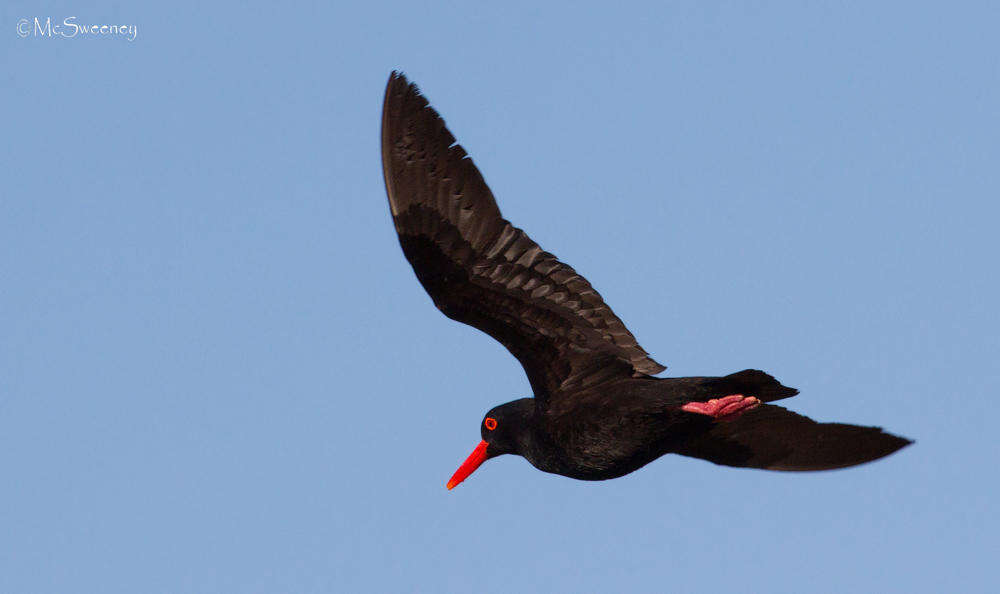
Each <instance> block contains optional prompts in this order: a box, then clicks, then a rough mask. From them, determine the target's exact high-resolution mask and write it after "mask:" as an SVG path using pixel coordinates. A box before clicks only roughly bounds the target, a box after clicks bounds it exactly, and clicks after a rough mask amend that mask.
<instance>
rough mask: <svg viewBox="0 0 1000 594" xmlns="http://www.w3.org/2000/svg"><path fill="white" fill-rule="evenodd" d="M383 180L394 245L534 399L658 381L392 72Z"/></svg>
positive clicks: (621, 328) (445, 308) (590, 295)
mask: <svg viewBox="0 0 1000 594" xmlns="http://www.w3.org/2000/svg"><path fill="white" fill-rule="evenodd" d="M382 168H383V173H384V175H385V186H386V192H387V193H388V195H389V206H390V208H391V209H392V218H393V221H394V223H395V225H396V231H397V232H398V233H399V242H400V244H401V245H402V246H403V252H404V253H405V254H406V258H407V259H408V260H409V261H410V264H411V265H412V266H413V270H414V271H415V272H416V273H417V278H418V279H419V280H420V283H421V284H422V285H423V286H424V289H426V290H427V292H428V293H429V294H430V296H431V298H432V299H433V300H434V304H435V305H436V306H437V307H438V309H440V310H441V311H442V312H443V313H444V314H445V315H446V316H448V317H450V318H452V319H454V320H457V321H459V322H463V323H465V324H469V325H471V326H474V327H476V328H478V329H480V330H482V331H483V332H486V333H487V334H489V335H490V336H492V337H493V338H495V339H497V340H498V341H500V343H501V344H503V345H504V346H505V347H507V349H508V350H509V351H510V352H511V353H512V354H513V355H514V356H515V357H516V358H517V359H518V361H520V362H521V365H523V366H524V370H525V372H526V373H527V375H528V380H529V381H530V382H531V387H532V389H533V391H534V393H535V397H536V398H538V399H540V400H542V401H544V400H545V399H547V397H548V396H549V395H551V394H555V393H556V392H558V391H561V390H573V389H576V388H582V387H587V386H592V385H595V384H597V383H600V382H602V381H604V380H606V379H609V378H611V377H622V376H623V375H624V376H630V375H642V374H654V373H659V372H660V371H663V370H664V369H665V368H664V367H663V366H662V365H660V364H659V363H657V362H656V361H653V360H652V359H651V358H650V357H649V356H648V355H647V354H646V351H644V350H643V349H642V348H641V347H640V346H639V345H638V344H637V343H636V340H635V337H633V336H632V334H631V333H630V332H629V331H628V329H627V328H625V325H624V324H623V323H622V321H621V320H619V319H618V317H617V316H616V315H615V314H614V312H612V311H611V308H610V307H608V306H607V305H606V304H605V303H604V300H602V299H601V296H600V295H598V293H597V291H595V290H594V288H593V287H591V286H590V283H589V282H587V279H585V278H583V277H582V276H580V275H579V274H577V273H576V272H575V271H574V270H573V269H572V268H571V267H569V266H567V265H566V264H563V263H562V262H560V261H559V260H557V259H556V257H555V256H553V255H552V254H550V253H548V252H545V251H543V250H542V248H540V247H539V246H538V244H536V243H535V242H534V241H532V240H531V238H529V237H528V236H527V234H525V233H524V231H522V230H520V229H518V228H516V227H514V226H513V225H511V224H510V223H509V222H507V221H506V220H504V218H503V217H502V216H501V215H500V209H499V208H497V203H496V201H495V200H494V199H493V194H492V193H491V192H490V189H489V188H488V187H487V186H486V182H485V181H483V177H482V175H480V173H479V171H478V170H477V169H476V166H475V165H474V164H473V163H472V159H470V158H469V157H468V156H467V155H466V153H465V150H464V149H463V148H462V147H461V146H459V145H458V144H457V143H456V142H455V138H454V137H453V136H452V135H451V133H450V132H449V131H448V129H447V128H446V127H445V124H444V121H443V120H442V119H441V118H440V117H439V116H438V114H437V112H435V111H434V110H433V109H432V108H431V107H430V106H429V105H428V104H427V100H426V99H425V98H424V97H423V96H422V95H421V94H420V92H419V90H418V89H417V87H416V85H413V84H410V83H409V82H407V80H406V78H405V77H404V76H403V75H402V74H398V73H395V72H394V73H393V74H392V75H391V76H390V77H389V84H388V85H387V87H386V91H385V103H384V105H383V111H382Z"/></svg>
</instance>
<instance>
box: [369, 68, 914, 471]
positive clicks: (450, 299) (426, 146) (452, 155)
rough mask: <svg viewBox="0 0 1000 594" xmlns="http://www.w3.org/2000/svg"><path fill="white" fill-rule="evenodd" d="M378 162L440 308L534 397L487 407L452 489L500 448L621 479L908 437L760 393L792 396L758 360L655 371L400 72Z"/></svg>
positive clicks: (846, 454)
mask: <svg viewBox="0 0 1000 594" xmlns="http://www.w3.org/2000/svg"><path fill="white" fill-rule="evenodd" d="M382 167H383V173H384V175H385V186H386V192H387V194H388V196H389V207H390V209H391V210H392V218H393V222H394V223H395V225H396V231H397V233H398V234H399V243H400V244H401V245H402V247H403V253H404V254H405V255H406V258H407V260H409V261H410V264H411V265H412V266H413V270H414V272H416V273H417V279H418V280H420V283H421V284H422V285H423V286H424V289H426V290H427V293H429V294H430V296H431V299H433V300H434V304H435V305H436V306H437V308H438V309H440V310H441V311H442V312H443V313H444V314H445V315H446V316H448V317H449V318H452V319H453V320H457V321H459V322H463V323H465V324H469V325H471V326H474V327H476V328H478V329H480V330H482V331H483V332H485V333H487V334H489V335H490V336H492V337H493V338H495V339H497V340H498V341H500V343H501V344H503V345H504V346H505V347H507V350H509V351H510V352H511V354H513V355H514V357H516V358H517V360H518V361H520V362H521V365H523V366H524V371H525V373H526V374H527V375H528V381H529V382H530V383H531V389H532V391H533V392H534V398H521V399H519V400H514V401H513V402H508V403H507V404H501V405H500V406H497V407H495V408H493V410H491V411H489V412H488V413H486V417H485V418H484V419H483V421H482V423H481V425H480V432H481V434H482V441H481V442H480V444H479V445H478V446H476V449H475V450H474V451H473V452H472V454H471V455H470V456H469V457H468V459H466V461H465V462H464V463H463V464H462V465H461V467H459V469H458V470H457V471H456V472H455V474H454V476H452V478H451V480H449V481H448V484H447V487H448V488H449V489H451V488H453V487H454V486H455V485H457V484H458V483H460V482H462V481H463V480H465V478H466V477H467V476H469V475H470V474H471V473H472V472H473V471H474V470H475V469H476V468H477V467H478V466H479V465H480V464H482V463H483V462H484V461H485V460H487V459H489V458H493V457H495V456H499V455H501V454H518V455H520V456H524V457H525V458H526V459H527V460H528V461H529V462H531V463H532V464H533V465H534V466H535V467H536V468H538V469H539V470H543V471H545V472H553V473H556V474H562V475H565V476H568V477H572V478H576V479H583V480H603V479H610V478H616V477H619V476H622V475H625V474H628V473H630V472H632V471H634V470H636V469H638V468H640V467H641V466H643V465H645V464H648V463H649V462H652V461H653V460H655V459H657V458H659V457H660V456H662V455H664V454H667V453H675V454H681V455H684V456H692V457H695V458H701V459H704V460H708V461H710V462H714V463H716V464H724V465H726V466H739V467H747V468H763V469H768V470H826V469H831V468H843V467H845V466H853V465H855V464H861V463H863V462H868V461H870V460H875V459H876V458H881V457H882V456H886V455H888V454H891V453H893V452H895V451H896V450H898V449H900V448H902V447H904V446H906V445H908V444H909V443H911V442H910V441H909V440H908V439H904V438H902V437H897V436H895V435H891V434H889V433H884V432H882V430H881V428H878V427H859V426H856V425H845V424H841V423H817V422H816V421H813V420H812V419H809V418H807V417H804V416H802V415H798V414H795V413H793V412H791V411H788V410H786V409H784V408H782V407H780V406H774V405H771V404H762V403H765V402H773V401H775V400H781V399H782V398H789V397H791V396H794V395H796V394H797V393H798V390H795V389H794V388H788V387H786V386H783V385H781V384H780V383H778V381H777V380H775V379H774V378H773V377H771V376H770V375H768V374H766V373H764V372H763V371H758V370H755V369H747V370H744V371H740V372H737V373H733V374H730V375H727V376H723V377H682V378H657V377H653V374H656V373H659V372H661V371H663V370H664V369H665V367H664V366H662V365H660V364H659V363H657V362H656V361H654V360H653V359H651V358H650V357H649V355H648V354H647V353H646V351H644V350H643V349H642V348H641V347H640V346H639V345H638V343H637V342H636V340H635V337H633V336H632V333H631V332H629V331H628V329H627V328H626V327H625V325H624V324H623V323H622V321H621V320H619V319H618V317H617V316H616V315H615V314H614V312H612V311H611V308H610V307H608V306H607V304H605V303H604V301H603V300H602V299H601V296H600V295H598V293H597V291H595V290H594V288H593V287H591V286H590V283H589V282H587V279H585V278H583V277H582V276H580V275H579V274H577V273H576V271H575V270H573V269H572V268H571V267H569V266H568V265H566V264H563V263H562V262H560V261H559V260H558V259H557V258H556V257H555V256H553V255H552V254H550V253H548V252H546V251H543V250H542V248H540V247H539V246H538V244H536V243H535V242H534V241H532V240H531V239H530V238H529V237H528V236H527V234H525V233H524V231H522V230H520V229H518V228H517V227H514V226H513V225H511V224H510V223H509V222H508V221H506V220H505V219H504V218H503V217H502V216H501V215H500V209H499V208H498V207H497V203H496V201H495V200H494V198H493V194H492V193H491V192H490V189H489V188H488V187H487V186H486V182H485V181H483V177H482V175H480V173H479V171H478V170H477V169H476V166H475V165H474V164H473V163H472V160H471V159H470V158H469V157H468V155H467V154H466V152H465V150H464V149H463V148H462V147H461V146H459V145H458V144H457V143H456V142H455V138H454V136H452V135H451V133H450V132H449V131H448V129H447V128H446V127H445V124H444V121H443V120H442V119H441V118H440V117H439V116H438V114H437V112H435V111H434V109H433V108H431V107H430V106H429V105H428V103H427V100H426V99H425V98H424V97H423V96H422V95H421V94H420V91H419V90H418V89H417V87H416V85H414V84H412V83H409V82H408V81H407V80H406V77H405V76H403V75H402V74H399V73H396V72H393V73H392V74H391V75H390V77H389V83H388V85H387V86H386V90H385V103H384V105H383V111H382Z"/></svg>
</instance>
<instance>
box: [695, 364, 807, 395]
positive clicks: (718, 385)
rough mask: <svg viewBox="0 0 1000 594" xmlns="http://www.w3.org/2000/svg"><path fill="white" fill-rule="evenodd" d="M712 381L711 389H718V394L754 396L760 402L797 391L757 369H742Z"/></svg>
mask: <svg viewBox="0 0 1000 594" xmlns="http://www.w3.org/2000/svg"><path fill="white" fill-rule="evenodd" d="M712 381H713V390H718V391H719V395H729V394H743V395H744V396H756V397H757V398H759V399H760V400H761V402H774V401H775V400H781V399H782V398H791V397H792V396H795V395H796V394H798V393H799V391H798V390H796V389H795V388H789V387H788V386H783V385H781V383H780V382H779V381H778V380H776V379H774V378H773V377H771V376H770V375H768V374H766V373H764V372H763V371H761V370H759V369H744V370H743V371H737V372H736V373H731V374H729V375H727V376H725V377H720V378H715V379H713V380H712ZM723 393H724V394H723Z"/></svg>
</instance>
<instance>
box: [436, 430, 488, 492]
mask: <svg viewBox="0 0 1000 594" xmlns="http://www.w3.org/2000/svg"><path fill="white" fill-rule="evenodd" d="M487 445H488V444H487V443H486V442H485V441H481V442H479V445H477V446H476V449H474V450H472V453H471V454H469V457H468V458H466V459H465V462H462V465H461V466H459V467H458V470H456V471H455V474H453V475H451V480H449V481H448V484H447V485H445V486H446V487H448V490H449V491H450V490H452V489H454V488H455V485H457V484H458V483H460V482H462V481H464V480H465V479H466V478H468V476H469V475H470V474H472V473H473V472H475V470H476V469H477V468H479V465H480V464H482V463H483V462H485V461H486V446H487Z"/></svg>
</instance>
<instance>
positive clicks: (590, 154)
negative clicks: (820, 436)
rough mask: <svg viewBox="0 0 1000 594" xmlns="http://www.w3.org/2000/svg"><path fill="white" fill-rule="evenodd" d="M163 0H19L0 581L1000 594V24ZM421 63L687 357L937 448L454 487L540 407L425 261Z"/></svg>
mask: <svg viewBox="0 0 1000 594" xmlns="http://www.w3.org/2000/svg"><path fill="white" fill-rule="evenodd" d="M130 4H131V3H120V2H89V3H79V2H13V3H11V2H5V3H4V4H3V5H2V7H0V62H2V70H0V77H2V79H0V105H2V107H3V109H2V113H3V117H2V118H0V138H2V139H3V140H2V142H0V170H2V174H3V186H2V189H0V248H2V249H0V334H2V338H0V481H2V482H0V591H2V592H5V593H6V592H9V593H22V592H25V593H28V592H31V593H46V592H122V593H133V594H134V593H138V592H142V593H147V592H149V593H153V592H164V593H182V592H241V593H243V592H246V593H250V592H260V593H274V592H301V593H306V592H362V591H373V592H474V591H475V592H622V591H630V592H665V591H677V592H713V593H714V592H740V591H758V592H789V593H800V592H831V593H832V592H865V591H866V592H907V593H911V592H934V593H937V592H946V591H961V592H990V591H992V592H995V591H996V587H997V583H998V582H997V577H996V562H997V559H998V558H1000V547H998V542H997V534H998V531H1000V510H998V505H997V495H998V491H1000V481H998V472H997V465H998V449H1000V448H998V445H997V436H996V433H995V427H996V416H997V411H996V407H997V404H998V402H1000V394H998V390H1000V373H998V369H1000V319H998V314H997V303H998V301H1000V278H998V276H1000V274H998V268H1000V266H998V264H997V257H998V252H1000V250H998V242H997V228H998V220H1000V206H998V196H1000V173H998V171H1000V166H998V163H1000V143H998V139H1000V108H998V106H1000V58H998V56H1000V43H998V42H997V36H998V26H1000V9H998V8H997V6H996V4H995V3H991V2H983V3H958V4H957V5H954V4H953V5H949V6H948V7H946V8H945V7H942V6H941V5H940V4H938V3H923V2H884V3H877V4H878V6H877V7H875V6H872V4H873V3H869V2H856V3H809V6H804V4H803V3H801V2H780V3H766V4H763V5H759V4H758V5H755V6H754V7H750V6H748V5H747V4H748V3H700V2H684V3H679V2H653V3H648V4H637V5H626V6H617V5H615V4H614V3H609V2H600V3H592V4H591V3H582V2H570V3H550V2H537V1H533V2H523V3H515V2H500V3H496V2H495V3H491V5H490V6H474V5H473V3H460V2H455V3H451V4H449V5H428V4H424V3H418V2H406V3H396V4H381V3H376V2H366V3H357V5H356V6H348V5H347V3H343V2H332V3H326V2H323V3H321V2H317V3H315V4H312V3H305V4H298V3H280V4H275V3H267V7H265V8H259V7H258V8H249V7H246V6H244V3H242V2H240V3H236V2H214V3H203V2H199V3H190V4H187V3H180V4H179V3H176V2H170V3H165V4H162V6H160V7H152V6H149V5H146V6H142V7H135V6H131V5H130ZM834 4H836V7H835V6H834ZM71 16H76V17H77V23H80V24H83V23H89V22H93V23H98V24H102V23H111V24H115V23H125V24H131V25H135V26H136V27H137V36H136V39H135V40H134V41H128V40H127V39H122V38H109V37H103V38H102V37H97V38H82V36H78V37H75V38H70V39H66V38H59V39H54V38H45V37H35V36H29V37H28V38H21V37H19V36H18V34H17V24H18V21H19V19H21V18H28V19H33V18H34V17H40V18H41V19H43V20H44V18H45V17H50V18H51V19H52V20H53V22H55V23H58V22H61V21H62V19H64V18H66V17H71ZM394 68H401V69H403V70H404V71H405V72H406V73H407V74H408V75H409V76H410V77H411V78H412V79H413V80H415V81H416V82H418V83H419V84H420V85H421V87H422V89H423V90H424V92H425V93H426V94H427V96H428V97H429V98H430V100H431V102H432V104H433V105H434V106H435V107H436V108H437V109H438V110H439V111H440V112H441V113H442V114H443V115H444V117H445V118H446V119H447V121H448V124H449V126H450V128H451V130H452V131H453V132H454V133H455V135H456V136H457V137H458V139H459V140H460V142H462V144H463V145H464V146H465V147H466V148H467V149H468V151H469V152H470V154H471V155H472V156H473V158H474V159H475V161H476V163H477V164H478V165H479V167H480V169H481V170H482V171H483V172H484V175H485V177H486V179H487V181H488V182H489V184H490V185H491V187H492V188H493V191H494V193H495V194H496V196H497V197H498V200H499V202H500V206H501V208H502V210H503V212H504V214H505V216H507V217H508V218H509V219H511V220H512V221H513V222H514V223H515V224H517V225H518V226H520V227H523V228H524V229H526V230H527V231H528V232H529V233H530V234H531V236H532V237H533V238H534V239H535V240H536V241H538V242H539V243H540V244H541V245H542V246H543V247H545V248H546V249H548V250H549V251H552V252H553V253H555V254H557V255H558V256H560V258H562V259H563V260H564V261H566V262H568V263H569V264H571V265H573V266H574V267H576V268H577V269H578V270H579V271H580V272H581V273H582V274H584V275H586V276H587V278H588V279H589V280H590V281H591V282H592V283H593V284H594V286H595V287H596V288H597V289H598V290H599V291H600V292H601V293H602V295H603V296H604V297H605V299H606V300H607V302H608V303H609V304H610V305H611V306H612V307H613V308H614V309H615V311H616V312H617V313H618V314H619V316H620V317H621V318H622V319H623V320H624V321H625V322H626V324H627V325H628V326H629V327H630V328H631V329H632V330H633V332H634V333H635V334H636V336H637V337H638V339H639V342H640V344H641V345H642V346H643V347H645V348H646V349H647V350H648V351H650V352H651V353H652V354H653V355H654V357H655V358H656V359H657V360H659V361H661V362H663V363H665V364H667V365H668V366H669V369H668V371H667V373H668V374H670V375H721V374H726V373H730V372H734V371H737V370H740V369H744V368H748V367H756V368H760V369H765V370H767V371H769V372H771V373H773V374H774V375H775V376H777V377H778V378H779V379H780V380H781V381H782V382H783V383H785V384H787V385H790V386H795V387H797V388H799V389H800V390H801V391H802V393H801V395H800V396H798V397H797V398H795V399H794V400H791V401H788V404H789V405H790V406H791V407H792V408H794V409H795V410H797V411H800V412H803V413H805V414H808V415H810V416H812V417H814V418H816V419H818V420H826V421H834V420H836V421H843V422H854V423H859V424H869V425H883V426H885V427H886V428H887V429H889V430H891V431H893V432H897V433H899V434H902V435H905V436H908V437H911V438H913V439H916V440H917V443H916V445H914V446H912V447H910V448H907V449H906V450H904V451H902V452H900V453H898V454H896V455H894V456H892V457H890V458H887V459H885V460H882V461H879V462H876V463H873V464H870V465H867V466H863V467H859V468H854V469H850V470H844V471H836V472H828V473H819V474H779V473H768V472H761V471H753V470H738V469H729V468H722V467H717V466H714V465H712V464H710V463H707V462H704V461H698V460H692V459H686V458H681V457H675V456H667V457H665V458H662V459H660V460H658V461H656V462H654V463H652V464H650V465H649V466H647V467H645V468H643V469H642V470H640V471H639V472H636V473H634V474H632V475H629V476H627V477H624V478H621V479H617V480H613V481H608V482H601V483H587V482H579V481H574V480H571V479H568V478H564V477H560V476H555V475H548V474H544V473H541V472H539V471H537V470H535V469H534V468H532V467H531V466H530V465H529V464H528V463H527V462H526V461H524V460H523V459H521V458H518V457H514V456H505V457H502V458H498V459H495V460H491V461H490V462H488V463H487V464H485V465H484V466H483V467H482V468H481V469H480V470H479V471H478V472H476V473H475V474H474V475H473V476H472V477H471V478H470V479H469V480H468V481H466V482H465V483H463V484H462V485H461V486H460V487H458V488H457V489H455V490H454V491H452V492H448V491H446V490H445V488H444V483H445V481H446V480H447V478H448V477H449V476H450V475H451V473H452V472H453V471H454V470H455V468H456V467H457V466H458V464H459V463H460V462H461V461H462V460H463V459H464V458H465V456H466V455H467V454H468V453H469V452H470V451H471V449H472V447H473V446H475V444H476V443H477V442H478V440H479V422H480V420H481V418H482V415H483V414H484V413H485V412H486V411H487V410H488V409H489V408H490V407H492V406H494V405H496V404H499V403H503V402H506V401H508V400H512V399H515V398H519V397H523V396H527V395H529V394H530V390H529V386H528V383H527V380H526V379H525V377H524V375H523V373H522V371H521V369H520V367H519V365H518V364H517V362H516V361H515V360H514V359H513V357H511V356H510V355H509V354H508V353H507V352H506V351H505V350H503V348H502V347H501V346H500V345H499V344H497V343H495V342H494V341H493V340H492V339H490V338H489V337H487V336H486V335H484V334H481V333H479V332H478V331H476V330H474V329H472V328H469V327H465V326H462V325H460V324H457V323H455V322H452V321H450V320H448V319H446V318H445V317H443V316H442V315H441V314H440V313H438V312H437V311H436V310H435V308H434V307H433V306H432V304H431V302H430V299H429V298H428V297H427V296H426V295H425V293H424V292H423V290H422V289H421V287H420V286H419V284H418V283H417V281H416V278H415V277H414V275H413V272H412V270H411V269H410V267H409V265H408V264H407V262H406V261H405V259H404V258H403V255H402V252H401V250H400V249H399V245H398V243H397V240H396V236H395V233H394V230H393V228H392V224H391V221H390V217H389V211H388V208H387V204H386V199H385V193H384V188H383V182H382V173H381V165H380V159H379V147H378V139H379V135H378V132H379V116H380V110H381V102H382V93H383V89H384V85H385V82H386V79H387V77H388V75H389V72H390V70H392V69H394Z"/></svg>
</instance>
